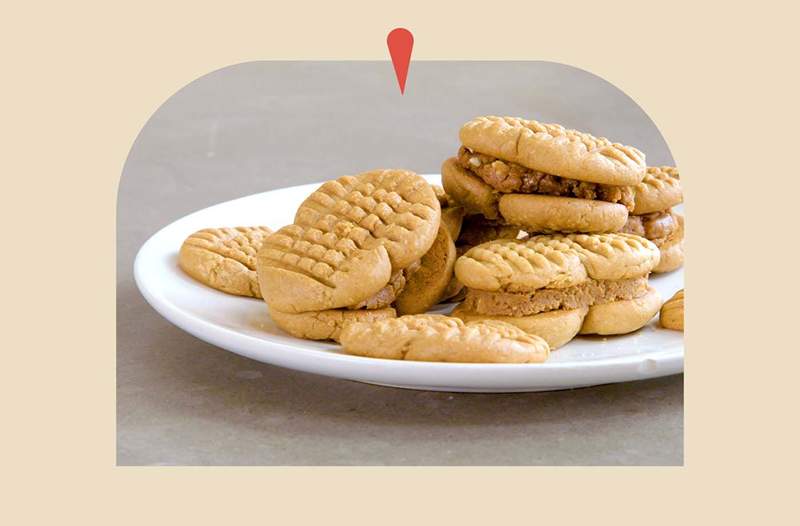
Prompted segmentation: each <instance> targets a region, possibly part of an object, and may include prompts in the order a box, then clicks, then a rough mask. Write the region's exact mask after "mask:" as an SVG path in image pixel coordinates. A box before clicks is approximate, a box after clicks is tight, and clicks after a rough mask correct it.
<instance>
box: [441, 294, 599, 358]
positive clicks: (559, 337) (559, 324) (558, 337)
mask: <svg viewBox="0 0 800 526" xmlns="http://www.w3.org/2000/svg"><path fill="white" fill-rule="evenodd" d="M588 310H589V309H588V308H586V307H584V308H581V309H572V310H562V309H559V310H555V311H550V312H542V313H540V314H533V315H530V316H489V315H482V314H476V313H474V312H470V311H469V310H468V309H466V308H465V307H464V305H463V304H462V305H458V306H456V308H455V309H453V312H452V313H451V314H450V315H451V316H455V317H456V318H460V319H462V320H464V321H465V322H470V321H480V320H495V321H502V322H505V323H510V324H511V325H514V326H516V327H519V328H520V329H522V330H523V331H525V332H527V333H529V334H535V335H537V336H540V337H542V338H544V340H545V341H546V342H547V344H548V345H549V346H550V350H551V351H554V350H556V349H558V348H559V347H561V346H562V345H564V344H566V343H568V342H569V341H570V340H572V339H573V338H574V337H575V335H577V334H578V331H580V329H581V325H582V324H583V318H584V317H585V316H586V313H587V312H588Z"/></svg>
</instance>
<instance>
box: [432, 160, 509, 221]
mask: <svg viewBox="0 0 800 526" xmlns="http://www.w3.org/2000/svg"><path fill="white" fill-rule="evenodd" d="M442 185H443V186H444V190H445V191H446V192H447V195H448V196H450V197H451V198H452V199H453V201H455V202H457V203H458V204H459V205H461V206H462V207H463V208H464V209H465V210H466V212H467V213H472V214H480V215H482V216H484V217H485V218H487V219H498V218H499V217H500V211H499V210H498V208H497V206H498V197H497V196H496V195H495V193H494V190H492V187H491V186H489V185H488V184H486V183H484V182H483V181H481V180H480V178H478V177H477V176H475V175H473V174H471V173H470V172H469V171H467V170H465V169H463V168H462V167H461V166H459V165H458V162H456V159H455V158H450V159H447V160H446V161H445V162H444V163H443V164H442Z"/></svg>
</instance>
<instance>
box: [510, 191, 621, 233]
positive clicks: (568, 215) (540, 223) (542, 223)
mask: <svg viewBox="0 0 800 526" xmlns="http://www.w3.org/2000/svg"><path fill="white" fill-rule="evenodd" d="M499 211H500V215H501V216H502V217H503V219H504V220H505V221H507V222H508V223H512V224H517V225H520V226H521V227H522V228H524V229H525V230H526V231H528V232H588V233H602V232H615V231H617V230H619V229H621V228H622V227H623V226H624V225H625V221H627V219H628V209H627V208H625V206H624V205H621V204H619V203H608V202H606V201H598V200H592V199H579V198H575V197H556V196H552V195H538V194H505V195H503V196H502V197H500V201H499Z"/></svg>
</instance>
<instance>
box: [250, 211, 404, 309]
mask: <svg viewBox="0 0 800 526" xmlns="http://www.w3.org/2000/svg"><path fill="white" fill-rule="evenodd" d="M361 246H363V243H361ZM257 270H258V280H259V283H260V285H261V291H262V294H263V296H264V299H265V300H266V301H267V303H268V304H269V305H270V307H272V308H275V309H277V310H279V311H282V312H289V313H298V312H307V311H320V310H328V309H335V308H340V307H347V306H349V305H355V304H357V303H359V302H361V301H364V300H366V299H367V298H369V297H370V296H372V295H373V294H375V293H376V292H378V291H379V290H381V288H383V287H384V286H385V285H386V284H387V283H388V282H389V278H390V277H391V275H392V263H391V261H390V259H389V254H388V252H387V251H386V248H384V246H383V245H380V244H377V245H374V246H372V247H371V248H370V249H362V248H360V245H359V243H358V242H356V241H355V240H353V239H350V238H349V237H347V234H343V233H341V231H340V230H339V229H337V228H336V224H334V225H333V226H331V227H330V228H329V230H328V231H323V230H319V229H317V228H311V227H306V226H300V225H288V226H285V227H283V228H281V229H280V230H278V231H277V232H275V233H274V234H272V235H271V236H269V237H267V239H266V240H265V241H264V245H263V246H262V247H261V250H260V251H259V252H258V265H257Z"/></svg>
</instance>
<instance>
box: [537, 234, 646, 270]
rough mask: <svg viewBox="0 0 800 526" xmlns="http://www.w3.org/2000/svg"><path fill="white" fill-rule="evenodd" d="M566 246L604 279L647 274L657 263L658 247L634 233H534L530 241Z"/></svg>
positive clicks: (589, 268) (585, 265)
mask: <svg viewBox="0 0 800 526" xmlns="http://www.w3.org/2000/svg"><path fill="white" fill-rule="evenodd" d="M537 243H538V244H543V245H546V246H550V247H561V246H562V245H566V246H568V247H570V248H572V249H573V250H575V252H576V253H577V254H578V256H579V257H580V259H581V262H582V263H583V265H584V267H586V272H587V274H588V276H589V277H591V278H593V279H601V280H618V279H630V278H636V277H639V276H646V275H647V274H649V273H650V272H651V271H652V270H653V268H654V267H655V266H656V265H658V261H659V251H658V247H656V246H655V244H654V243H653V242H652V241H649V240H647V239H645V238H643V237H639V236H635V235H632V234H621V233H615V234H566V235H561V234H555V235H549V236H535V237H532V238H531V239H530V240H529V244H537Z"/></svg>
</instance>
